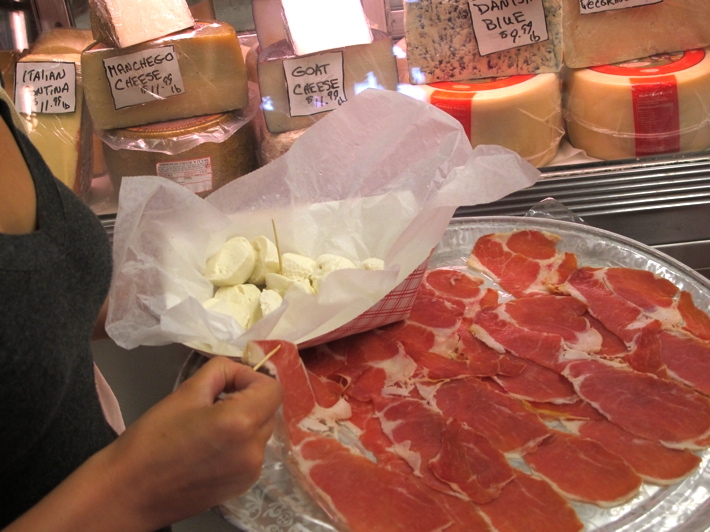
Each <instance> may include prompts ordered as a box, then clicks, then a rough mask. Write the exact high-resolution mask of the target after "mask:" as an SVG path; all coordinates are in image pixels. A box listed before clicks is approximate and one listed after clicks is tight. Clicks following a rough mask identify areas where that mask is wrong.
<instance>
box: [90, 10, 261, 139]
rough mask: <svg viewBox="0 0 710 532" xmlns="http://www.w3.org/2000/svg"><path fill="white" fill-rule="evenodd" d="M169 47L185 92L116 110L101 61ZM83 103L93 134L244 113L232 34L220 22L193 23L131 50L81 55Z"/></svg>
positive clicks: (243, 86) (241, 71)
mask: <svg viewBox="0 0 710 532" xmlns="http://www.w3.org/2000/svg"><path fill="white" fill-rule="evenodd" d="M168 45H169V46H174V48H175V54H176V56H177V60H178V63H179V68H180V73H181V75H182V80H183V83H184V89H185V90H184V92H182V93H181V94H176V95H172V96H169V97H167V98H162V99H159V98H156V99H154V100H152V101H149V102H146V103H141V104H138V105H131V106H128V107H123V108H121V109H116V104H115V102H114V98H113V95H112V92H111V86H110V83H109V79H108V77H107V74H106V70H105V68H104V63H103V61H104V60H105V59H109V58H115V57H120V56H125V55H129V54H133V53H136V52H141V51H146V50H151V49H156V48H159V47H161V46H168ZM81 62H82V69H83V71H84V78H85V80H86V81H85V84H84V85H85V93H86V101H87V104H88V106H89V111H90V113H91V116H92V118H93V120H94V125H95V127H96V128H97V129H115V128H126V127H132V126H138V125H142V124H150V123H154V122H164V121H168V120H177V119H180V118H187V117H191V116H200V115H206V114H213V113H222V112H225V111H232V110H234V109H243V108H244V107H246V106H247V105H248V104H249V91H248V87H247V76H246V67H245V65H244V57H243V56H242V49H241V46H240V44H239V39H238V38H237V34H236V32H235V31H234V28H233V27H232V26H230V25H229V24H226V23H223V22H211V23H202V22H200V23H197V25H196V26H195V28H194V29H192V30H187V31H183V32H179V33H177V34H174V35H170V36H167V37H164V38H161V39H156V40H154V41H150V42H147V43H141V44H137V45H135V46H131V47H130V48H124V49H116V48H110V47H107V46H103V45H101V44H96V45H94V46H92V47H91V48H89V49H87V50H85V51H84V52H83V53H82V55H81Z"/></svg>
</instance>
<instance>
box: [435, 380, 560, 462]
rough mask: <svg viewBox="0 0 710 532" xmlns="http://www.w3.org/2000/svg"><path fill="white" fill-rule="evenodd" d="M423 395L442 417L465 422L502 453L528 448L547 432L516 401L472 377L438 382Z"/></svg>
mask: <svg viewBox="0 0 710 532" xmlns="http://www.w3.org/2000/svg"><path fill="white" fill-rule="evenodd" d="M427 399H428V400H429V402H430V403H431V404H432V406H433V407H434V408H436V409H437V410H439V411H440V412H441V413H442V414H443V415H444V416H445V417H447V418H454V419H457V420H459V421H460V422H462V423H464V424H466V425H467V426H468V427H470V428H471V429H472V430H474V431H475V432H477V433H479V434H481V435H482V436H485V437H486V438H488V440H489V441H490V442H491V443H492V444H493V445H494V446H495V447H496V448H497V449H498V450H500V451H502V452H503V453H510V454H514V455H515V454H524V453H527V452H530V451H531V450H533V449H535V448H536V447H537V446H538V445H539V444H540V442H541V441H543V440H544V439H545V438H547V437H548V436H549V435H550V429H549V428H548V427H547V425H545V424H544V423H543V422H542V421H541V420H540V418H539V417H538V416H537V415H535V414H534V413H533V412H531V411H530V410H528V409H526V408H525V406H523V404H522V403H521V402H520V401H518V400H516V399H514V398H513V397H510V396H509V395H507V394H504V393H500V392H498V391H496V390H494V389H492V388H491V387H490V386H488V385H486V384H484V383H483V382H481V381H480V380H478V379H477V378H475V377H470V378H461V379H456V380H450V381H446V382H443V383H440V384H438V385H437V386H435V388H434V392H433V393H432V394H430V395H428V396H427ZM473 405H475V406H473Z"/></svg>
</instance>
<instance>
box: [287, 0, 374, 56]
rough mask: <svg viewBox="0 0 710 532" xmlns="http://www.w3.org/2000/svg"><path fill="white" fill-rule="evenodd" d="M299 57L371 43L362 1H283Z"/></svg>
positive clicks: (288, 27)
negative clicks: (335, 3) (335, 2)
mask: <svg viewBox="0 0 710 532" xmlns="http://www.w3.org/2000/svg"><path fill="white" fill-rule="evenodd" d="M281 5H282V6H283V17H284V20H285V21H286V32H287V33H288V35H289V39H290V41H291V45H292V46H293V49H294V52H295V53H296V55H306V54H313V53H316V52H322V51H323V50H332V49H334V48H344V47H346V46H355V45H358V44H369V43H371V42H372V32H371V31H370V25H369V24H368V22H367V18H366V17H365V11H364V10H363V7H362V4H361V3H360V0H338V2H337V6H336V5H334V3H333V0H281Z"/></svg>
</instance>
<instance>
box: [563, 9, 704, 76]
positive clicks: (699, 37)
mask: <svg viewBox="0 0 710 532" xmlns="http://www.w3.org/2000/svg"><path fill="white" fill-rule="evenodd" d="M580 4H587V5H588V7H589V9H592V8H594V7H597V9H601V10H599V11H594V12H591V13H584V14H582V12H581V11H582V8H581V6H580ZM629 4H630V3H629V2H626V3H620V2H600V1H598V0H596V1H595V0H582V1H581V2H580V0H562V34H563V35H564V39H563V40H562V42H563V44H564V62H565V65H566V66H568V67H569V68H586V67H589V66H598V65H606V64H610V63H619V62H621V61H626V60H628V59H635V58H639V57H648V56H650V55H654V54H658V53H664V52H676V51H679V50H690V49H694V48H703V47H706V46H710V31H709V30H708V21H710V2H708V0H663V1H662V2H654V3H652V4H649V5H637V6H635V7H629ZM620 7H624V8H625V9H620Z"/></svg>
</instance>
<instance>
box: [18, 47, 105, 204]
mask: <svg viewBox="0 0 710 532" xmlns="http://www.w3.org/2000/svg"><path fill="white" fill-rule="evenodd" d="M80 57H81V56H80V55H79V54H78V53H72V54H51V55H50V54H29V55H26V56H24V57H22V58H21V59H20V60H19V61H18V65H23V67H24V68H25V69H27V70H25V71H24V72H21V71H20V70H18V77H17V78H16V79H15V105H16V107H17V108H18V110H19V111H20V114H21V116H22V118H23V119H24V121H25V129H26V131H27V134H28V137H29V138H30V140H31V141H32V144H34V145H35V147H36V148H37V149H38V150H39V152H40V154H41V155H42V157H43V158H44V160H45V162H46V163H47V165H48V166H49V169H50V170H51V171H52V173H53V174H54V176H55V177H56V178H57V179H59V180H60V181H61V182H63V183H64V184H65V185H66V186H67V187H69V188H70V189H72V190H73V191H74V192H75V193H76V194H77V195H78V196H80V197H83V196H85V195H86V194H87V193H88V191H89V188H90V187H91V178H92V176H93V160H92V145H93V130H92V127H91V119H90V117H89V113H88V112H87V110H86V106H85V101H84V91H83V89H82V75H81V63H80ZM53 65H56V66H59V65H63V67H62V68H66V69H67V70H62V72H61V73H57V72H52V68H53ZM21 93H22V95H21ZM33 94H36V96H33ZM32 100H35V101H36V100H39V101H40V107H39V108H36V107H34V108H33V106H32V103H31V101H32ZM59 101H61V104H60V105H53V104H56V103H57V102H59ZM48 105H49V106H48ZM65 110H66V111H68V112H64V111H65ZM55 111H56V112H55Z"/></svg>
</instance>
